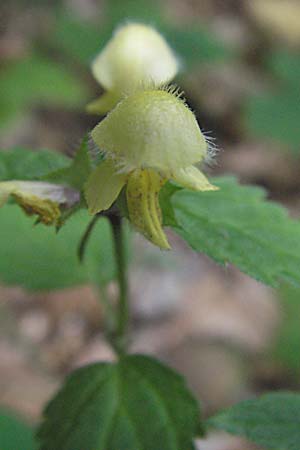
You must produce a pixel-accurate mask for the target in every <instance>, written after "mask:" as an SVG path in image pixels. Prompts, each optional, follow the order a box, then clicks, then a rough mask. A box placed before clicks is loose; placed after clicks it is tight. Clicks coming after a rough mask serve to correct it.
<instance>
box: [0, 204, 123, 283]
mask: <svg viewBox="0 0 300 450" xmlns="http://www.w3.org/2000/svg"><path fill="white" fill-rule="evenodd" d="M90 220H91V217H90V216H89V215H88V213H87V212H86V211H83V210H82V211H79V212H77V213H76V214H74V215H73V216H72V217H71V218H70V219H69V221H68V225H66V226H65V227H63V228H62V229H61V231H60V232H59V233H58V234H56V233H55V230H54V228H52V227H45V226H44V225H37V226H33V223H34V220H33V219H32V218H29V217H27V216H26V215H25V214H24V213H23V211H22V210H20V209H19V208H18V207H17V206H12V205H7V206H4V207H2V208H1V209H0V224H1V233H0V247H1V254H2V257H1V258H0V280H1V282H2V283H6V284H8V285H20V286H23V287H25V288H27V289H30V290H51V289H61V288H66V287H69V286H74V285H80V284H85V283H89V282H92V283H95V284H99V283H107V282H109V281H111V280H112V279H114V278H115V261H114V257H113V244H112V237H111V230H110V226H109V224H108V222H107V220H106V219H105V218H103V219H100V220H99V221H98V223H97V225H96V226H95V229H94V232H93V234H92V236H91V237H90V240H89V242H88V244H87V248H86V252H85V260H84V263H83V264H80V263H79V260H78V257H77V254H76V250H77V247H78V244H79V241H80V238H81V236H82V234H83V232H84V230H85V228H86V227H87V225H88V223H89V221H90Z"/></svg>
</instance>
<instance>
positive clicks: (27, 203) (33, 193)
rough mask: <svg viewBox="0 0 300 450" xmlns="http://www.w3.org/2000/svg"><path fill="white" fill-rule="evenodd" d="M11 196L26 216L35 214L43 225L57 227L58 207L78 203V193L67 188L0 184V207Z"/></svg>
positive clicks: (31, 183) (32, 183)
mask: <svg viewBox="0 0 300 450" xmlns="http://www.w3.org/2000/svg"><path fill="white" fill-rule="evenodd" d="M10 196H12V197H13V198H14V200H15V201H16V202H17V203H18V204H19V205H20V206H21V207H22V208H23V210H24V211H25V212H26V213H27V214H28V215H33V214H37V215H38V216H39V220H40V221H41V222H42V223H44V224H45V225H52V224H54V225H57V224H58V222H59V218H60V216H61V210H60V206H69V207H70V206H72V205H73V204H75V203H77V202H78V201H79V192H77V191H75V190H74V189H71V188H69V187H66V186H63V185H59V184H52V183H46V182H43V181H17V180H11V181H2V182H0V207H1V206H3V205H4V203H6V201H7V200H8V198H9V197H10Z"/></svg>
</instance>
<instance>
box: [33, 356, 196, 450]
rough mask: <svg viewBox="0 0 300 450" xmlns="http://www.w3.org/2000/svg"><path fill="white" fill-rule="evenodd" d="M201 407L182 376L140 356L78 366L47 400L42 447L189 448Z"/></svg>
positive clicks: (110, 449)
mask: <svg viewBox="0 0 300 450" xmlns="http://www.w3.org/2000/svg"><path fill="white" fill-rule="evenodd" d="M198 423H199V408H198V405H197V402H196V401H195V400H194V398H193V397H192V395H191V394H190V392H189V391H188V390H187V388H186V386H185V383H184V381H183V379H182V378H181V377H180V376H179V375H177V374H176V373H175V372H173V371H172V370H171V369H169V368H167V367H165V366H163V365H162V364H161V363H159V362H158V361H156V360H154V359H152V358H150V357H148V356H142V355H131V356H126V357H124V358H122V359H121V360H120V361H119V362H118V363H115V364H110V363H98V364H94V365H91V366H88V367H84V368H82V369H79V370H77V371H76V372H74V373H73V374H71V376H69V378H68V379H67V381H66V382H65V384H64V386H63V388H62V389H61V391H60V392H59V393H58V394H57V395H56V397H55V398H54V399H53V400H52V401H51V402H50V403H49V405H48V406H47V408H46V410H45V413H44V421H43V423H42V425H41V427H40V429H39V432H38V437H39V438H40V441H41V445H40V450H53V449H59V450H116V449H122V450H154V449H155V450H157V449H164V450H183V449H184V450H192V449H193V448H194V447H193V442H192V441H193V438H194V437H195V435H196V430H197V426H198Z"/></svg>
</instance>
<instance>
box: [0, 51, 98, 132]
mask: <svg viewBox="0 0 300 450" xmlns="http://www.w3.org/2000/svg"><path fill="white" fill-rule="evenodd" d="M88 96H89V93H88V91H87V89H86V87H85V86H84V84H83V83H82V82H81V81H80V80H79V79H76V78H75V77H74V76H73V74H71V73H70V72H69V71H68V70H66V69H65V68H64V67H63V66H61V65H60V64H58V63H56V62H55V61H52V60H49V59H46V58H45V57H41V56H38V55H32V56H29V57H28V58H26V59H24V60H21V61H18V62H16V63H14V64H10V65H9V66H8V67H6V68H4V70H3V71H2V73H1V76H0V122H1V123H0V127H3V128H4V127H6V126H8V125H10V123H11V122H12V120H14V119H16V118H18V117H20V116H22V115H25V114H26V113H27V112H28V108H30V107H31V106H32V105H34V104H39V105H40V104H46V105H47V106H49V105H50V106H62V107H66V108H78V107H82V106H83V105H84V104H85V102H86V101H87V99H88Z"/></svg>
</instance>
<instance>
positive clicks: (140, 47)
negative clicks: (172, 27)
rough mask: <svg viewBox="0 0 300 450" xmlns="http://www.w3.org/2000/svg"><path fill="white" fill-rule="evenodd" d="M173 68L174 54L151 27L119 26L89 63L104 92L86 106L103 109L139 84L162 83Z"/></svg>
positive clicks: (173, 72)
mask: <svg viewBox="0 0 300 450" xmlns="http://www.w3.org/2000/svg"><path fill="white" fill-rule="evenodd" d="M177 72H178V61H177V58H176V57H175V55H174V53H173V51H172V50H171V48H170V47H169V45H168V44H167V42H166V41H165V39H164V38H163V37H162V36H161V34H159V33H158V32H157V31H156V30H155V29H154V28H152V27H150V26H147V25H144V24H139V23H129V24H127V25H124V26H122V27H119V28H118V29H117V31H116V32H115V34H114V35H113V37H112V38H111V39H110V40H109V42H108V43H107V45H106V46H105V47H104V49H103V50H102V51H101V52H100V54H99V55H98V56H97V57H96V58H95V60H94V62H93V63H92V73H93V75H94V77H95V79H96V80H97V81H98V82H99V83H100V84H101V85H102V86H103V87H104V88H105V90H106V93H105V94H104V95H102V96H101V97H100V98H99V99H97V100H95V101H93V102H91V103H90V104H89V105H88V106H87V110H88V112H90V113H96V114H98V113H99V114H103V113H107V112H108V111H110V110H111V109H112V108H113V107H114V106H115V105H116V104H117V103H118V101H119V100H120V99H121V98H123V96H124V95H128V94H132V93H133V92H134V91H136V89H137V88H139V87H140V86H141V85H149V84H151V83H152V84H155V85H156V86H159V85H161V84H165V83H167V82H169V81H171V80H172V79H173V78H174V76H175V75H176V73H177Z"/></svg>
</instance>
